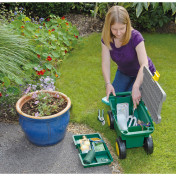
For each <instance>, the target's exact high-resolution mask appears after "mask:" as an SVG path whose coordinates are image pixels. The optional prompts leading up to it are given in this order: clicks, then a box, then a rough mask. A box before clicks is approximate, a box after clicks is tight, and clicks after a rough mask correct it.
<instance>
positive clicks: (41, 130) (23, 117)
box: [16, 91, 71, 146]
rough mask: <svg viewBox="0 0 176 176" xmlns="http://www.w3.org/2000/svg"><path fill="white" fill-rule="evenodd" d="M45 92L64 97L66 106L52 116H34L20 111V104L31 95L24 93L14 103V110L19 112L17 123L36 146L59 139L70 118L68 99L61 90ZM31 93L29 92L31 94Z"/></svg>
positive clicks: (54, 142)
mask: <svg viewBox="0 0 176 176" xmlns="http://www.w3.org/2000/svg"><path fill="white" fill-rule="evenodd" d="M45 92H49V93H50V94H51V96H54V95H56V93H57V94H59V95H60V96H62V97H63V98H64V99H66V100H67V106H66V108H65V109H64V110H62V111H61V112H59V113H57V114H55V115H52V116H44V117H35V116H30V115H28V114H25V113H23V112H22V111H21V108H22V106H23V105H24V104H25V103H26V102H27V101H29V100H30V99H31V96H29V95H28V96H27V95H25V96H23V97H21V98H20V99H19V100H18V102H17V104H16V110H17V112H18V114H19V124H20V126H21V128H22V130H23V132H24V133H25V135H26V137H27V139H28V140H29V141H30V142H32V143H33V144H35V145H37V146H50V145H54V144H57V143H58V142H59V141H61V140H62V139H63V138H64V136H65V133H66V129H67V126H68V123H69V119H70V113H69V109H70V107H71V101H70V99H69V98H68V97H67V96H66V95H65V94H63V93H61V92H56V91H45ZM33 93H34V92H33ZM33 93H31V95H32V94H33ZM37 93H38V92H37Z"/></svg>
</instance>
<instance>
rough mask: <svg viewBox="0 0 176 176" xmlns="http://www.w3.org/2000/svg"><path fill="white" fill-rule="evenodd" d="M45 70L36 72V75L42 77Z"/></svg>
mask: <svg viewBox="0 0 176 176" xmlns="http://www.w3.org/2000/svg"><path fill="white" fill-rule="evenodd" d="M45 71H46V70H45V69H43V70H41V71H36V73H37V75H44V73H45Z"/></svg>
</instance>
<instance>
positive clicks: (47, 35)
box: [9, 13, 78, 79]
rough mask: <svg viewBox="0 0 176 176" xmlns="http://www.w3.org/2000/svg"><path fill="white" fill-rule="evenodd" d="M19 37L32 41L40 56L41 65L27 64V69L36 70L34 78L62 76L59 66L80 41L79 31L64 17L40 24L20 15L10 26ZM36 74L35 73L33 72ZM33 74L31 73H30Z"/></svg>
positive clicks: (47, 20) (49, 19) (52, 16)
mask: <svg viewBox="0 0 176 176" xmlns="http://www.w3.org/2000/svg"><path fill="white" fill-rule="evenodd" d="M9 26H10V27H11V28H12V29H13V30H15V32H16V33H17V34H18V35H22V36H24V38H27V39H29V40H30V41H31V47H32V49H33V51H34V53H35V54H36V56H38V58H39V60H40V63H39V64H38V65H35V67H34V66H33V64H31V63H29V64H26V66H25V68H27V69H29V68H31V69H33V68H34V69H35V71H36V73H35V74H34V76H36V75H38V76H40V75H45V76H47V75H48V76H51V77H52V78H53V79H54V78H55V77H58V76H59V75H60V72H58V71H57V69H56V68H57V66H58V64H59V63H61V62H62V61H63V60H64V59H65V58H66V57H67V55H69V52H70V51H71V50H72V49H73V47H74V46H75V44H76V43H77V41H78V30H77V29H76V27H75V26H72V24H71V23H70V22H68V21H66V20H65V18H64V17H62V18H60V17H56V16H54V15H50V17H49V18H47V19H46V21H45V20H44V18H40V19H39V22H36V21H33V20H32V19H30V18H29V17H27V16H26V15H24V14H22V13H20V14H18V15H17V16H16V18H15V19H14V20H13V21H12V22H11V23H10V25H9ZM33 73H34V72H33ZM30 74H31V73H30Z"/></svg>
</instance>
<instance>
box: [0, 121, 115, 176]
mask: <svg viewBox="0 0 176 176" xmlns="http://www.w3.org/2000/svg"><path fill="white" fill-rule="evenodd" d="M72 135H73V134H72V133H70V132H67V133H66V135H65V138H64V139H63V140H62V141H61V142H59V143H58V144H56V145H54V146H50V147H37V146H35V145H33V144H31V143H30V142H29V141H28V140H27V139H26V138H25V136H24V133H23V132H22V131H21V128H20V126H19V125H17V124H16V125H15V124H6V123H0V174H4V173H6V174H8V173H9V174H10V173H13V174H21V173H23V174H28V173H31V174H35V173H36V174H39V173H48V174H51V173H52V174H66V173H70V174H81V173H83V174H101V173H104V174H106V173H109V174H111V173H112V170H111V168H110V167H109V166H108V165H104V166H97V167H90V168H84V167H83V166H82V164H81V162H80V160H79V157H78V151H77V149H76V147H75V145H74V143H73V140H72Z"/></svg>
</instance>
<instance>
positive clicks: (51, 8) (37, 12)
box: [4, 2, 73, 18]
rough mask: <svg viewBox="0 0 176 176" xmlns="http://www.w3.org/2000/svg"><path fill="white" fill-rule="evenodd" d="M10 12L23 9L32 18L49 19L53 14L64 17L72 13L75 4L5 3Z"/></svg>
mask: <svg viewBox="0 0 176 176" xmlns="http://www.w3.org/2000/svg"><path fill="white" fill-rule="evenodd" d="M4 5H5V7H6V8H7V9H8V10H12V11H14V10H15V8H18V9H19V8H20V7H22V8H23V9H24V10H25V14H26V15H27V16H29V17H31V18H34V17H37V16H38V18H41V17H42V18H47V17H49V16H50V15H51V14H54V15H57V16H63V15H64V14H66V13H68V12H70V9H71V7H72V5H73V3H63V2H54V3H53V2H52V3H50V2H36V3H31V2H25V3H23V2H17V3H4Z"/></svg>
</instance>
